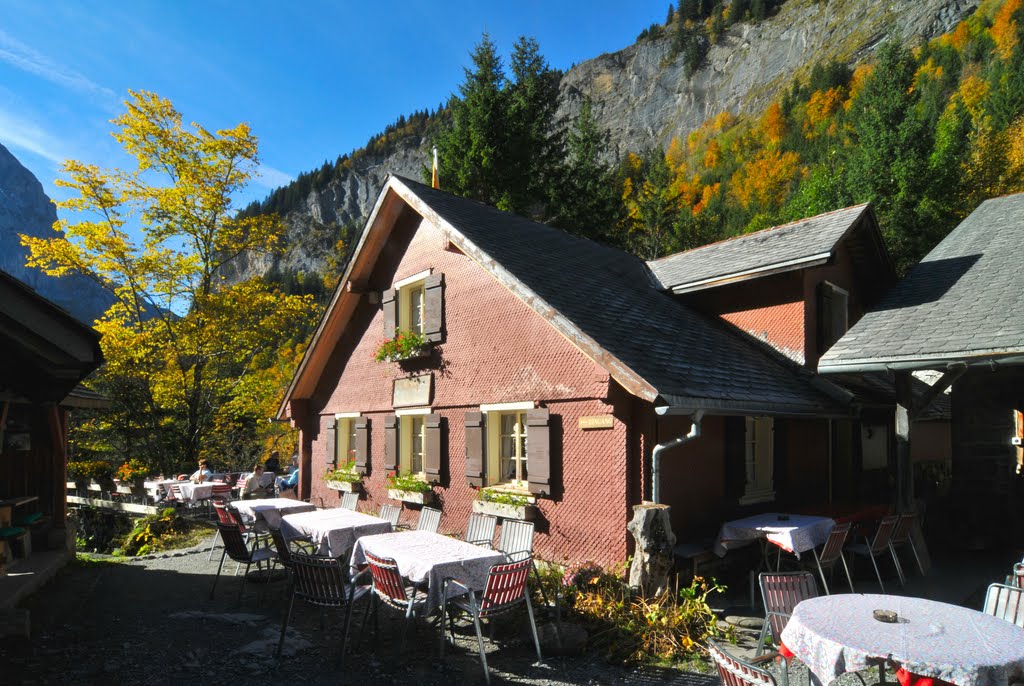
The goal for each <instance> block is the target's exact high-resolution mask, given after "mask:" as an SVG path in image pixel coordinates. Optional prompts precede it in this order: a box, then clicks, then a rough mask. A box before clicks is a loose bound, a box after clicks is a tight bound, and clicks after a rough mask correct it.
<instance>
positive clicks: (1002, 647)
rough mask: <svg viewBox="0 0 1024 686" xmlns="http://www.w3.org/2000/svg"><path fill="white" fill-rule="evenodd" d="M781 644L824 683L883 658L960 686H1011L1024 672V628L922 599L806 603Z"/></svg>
mask: <svg viewBox="0 0 1024 686" xmlns="http://www.w3.org/2000/svg"><path fill="white" fill-rule="evenodd" d="M876 611H880V612H878V613H876ZM889 613H894V614H889ZM876 615H877V617H878V618H876ZM782 643H783V644H784V645H785V646H786V648H788V650H789V651H791V652H792V653H793V654H794V655H796V657H797V658H799V659H800V660H801V661H802V662H803V663H804V664H805V665H807V667H808V668H809V669H810V671H811V674H812V679H813V681H814V682H815V683H816V684H819V685H820V684H827V683H829V682H830V681H832V680H833V679H835V678H837V677H839V676H840V675H842V674H843V673H845V672H856V671H860V670H862V669H867V668H869V667H872V666H876V665H878V664H879V663H880V662H888V663H889V664H890V666H897V667H899V668H902V669H904V670H906V671H907V672H909V673H911V675H913V676H915V677H931V678H934V679H940V680H942V681H945V682H949V683H952V684H957V686H1008V684H1009V683H1011V682H1012V681H1013V680H1015V679H1017V678H1018V677H1020V676H1021V675H1024V628H1021V627H1020V626H1017V625H1015V624H1014V623H1012V621H1007V620H1005V619H1003V618H1002V617H1001V616H993V615H991V614H986V613H983V612H978V611H976V610H971V609H968V608H965V607H960V606H958V605H949V604H946V603H940V602H936V601H933V600H926V599H924V598H911V597H905V596H892V595H875V594H854V593H844V594H837V595H831V596H819V597H817V598H811V599H808V600H804V601H803V602H801V603H799V604H798V605H797V606H796V608H795V609H794V611H793V615H792V617H791V618H790V620H789V623H788V624H787V625H786V628H785V629H783V631H782Z"/></svg>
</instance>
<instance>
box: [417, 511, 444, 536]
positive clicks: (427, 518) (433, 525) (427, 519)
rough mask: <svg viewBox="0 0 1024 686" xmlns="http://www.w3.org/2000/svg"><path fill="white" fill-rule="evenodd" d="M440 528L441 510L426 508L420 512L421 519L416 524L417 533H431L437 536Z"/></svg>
mask: <svg viewBox="0 0 1024 686" xmlns="http://www.w3.org/2000/svg"><path fill="white" fill-rule="evenodd" d="M439 528H441V510H437V509H435V508H433V507H424V508H423V509H422V510H420V518H419V521H418V522H416V530H417V531H430V532H431V533H435V534H436V533H437V530H438V529H439Z"/></svg>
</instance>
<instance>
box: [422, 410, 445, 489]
mask: <svg viewBox="0 0 1024 686" xmlns="http://www.w3.org/2000/svg"><path fill="white" fill-rule="evenodd" d="M423 433H424V434H425V435H424V437H423V471H424V472H425V473H426V477H427V481H429V482H430V483H432V484H436V483H438V482H440V481H441V415H439V414H428V415H427V416H426V417H424V418H423Z"/></svg>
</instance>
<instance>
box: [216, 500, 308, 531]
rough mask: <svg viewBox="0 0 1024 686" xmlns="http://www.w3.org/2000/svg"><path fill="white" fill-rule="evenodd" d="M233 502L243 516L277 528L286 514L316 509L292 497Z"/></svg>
mask: <svg viewBox="0 0 1024 686" xmlns="http://www.w3.org/2000/svg"><path fill="white" fill-rule="evenodd" d="M231 504H232V506H233V507H234V508H235V510H237V511H238V513H239V514H241V515H242V516H243V517H248V518H250V519H251V520H252V521H254V522H256V523H257V524H260V523H261V522H262V523H265V524H266V525H268V526H272V527H274V528H275V529H276V528H279V527H280V526H281V517H283V516H284V515H286V514H293V513H296V512H309V511H311V510H315V509H316V505H313V504H311V503H307V502H305V501H302V500H294V499H292V498H257V499H255V500H236V501H234V502H232V503H231Z"/></svg>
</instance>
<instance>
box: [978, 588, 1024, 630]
mask: <svg viewBox="0 0 1024 686" xmlns="http://www.w3.org/2000/svg"><path fill="white" fill-rule="evenodd" d="M982 610H983V611H984V612H985V614H990V615H992V616H993V617H999V618H1000V619H1005V620H1006V621H1008V622H1010V623H1011V624H1016V625H1017V626H1019V627H1021V628H1022V629H1024V588H1017V587H1016V586H1007V585H1006V584H990V585H989V587H988V592H987V593H985V607H984V608H982Z"/></svg>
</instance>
